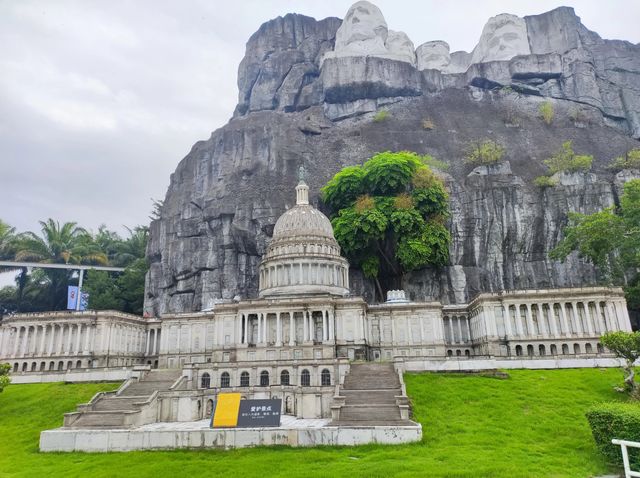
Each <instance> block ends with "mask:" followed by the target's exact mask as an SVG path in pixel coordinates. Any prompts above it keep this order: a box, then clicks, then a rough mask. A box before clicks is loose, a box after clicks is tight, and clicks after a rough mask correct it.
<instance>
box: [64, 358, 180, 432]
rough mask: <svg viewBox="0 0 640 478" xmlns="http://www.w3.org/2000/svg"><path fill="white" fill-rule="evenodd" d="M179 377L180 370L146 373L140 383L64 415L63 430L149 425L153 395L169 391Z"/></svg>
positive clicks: (128, 384) (102, 395)
mask: <svg viewBox="0 0 640 478" xmlns="http://www.w3.org/2000/svg"><path fill="white" fill-rule="evenodd" d="M181 375H182V371H181V370H149V371H148V372H146V374H145V375H144V377H142V378H141V379H139V380H135V379H130V380H129V381H127V382H125V383H124V384H123V385H122V387H120V389H118V390H117V391H116V392H106V393H99V394H98V395H96V396H95V397H94V398H93V399H92V400H91V402H90V403H88V404H85V405H79V406H78V410H77V411H76V412H73V413H66V414H65V416H64V427H65V428H94V429H95V428H97V429H106V428H131V427H134V426H140V425H143V424H145V423H150V422H151V421H154V420H149V416H153V415H155V414H153V413H143V412H145V411H149V409H150V408H151V407H153V406H154V405H155V404H154V402H155V398H156V396H157V393H156V392H159V391H165V390H169V389H170V388H171V387H172V386H173V385H174V383H175V382H176V381H177V380H178V379H179V378H180V376H181Z"/></svg>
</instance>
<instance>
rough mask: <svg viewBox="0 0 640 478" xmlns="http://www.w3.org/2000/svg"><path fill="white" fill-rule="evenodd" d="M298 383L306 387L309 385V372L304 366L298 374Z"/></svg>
mask: <svg viewBox="0 0 640 478" xmlns="http://www.w3.org/2000/svg"><path fill="white" fill-rule="evenodd" d="M300 385H302V386H303V387H308V386H310V385H311V374H310V373H309V371H308V370H307V369H306V368H305V369H304V370H303V371H302V373H301V374H300Z"/></svg>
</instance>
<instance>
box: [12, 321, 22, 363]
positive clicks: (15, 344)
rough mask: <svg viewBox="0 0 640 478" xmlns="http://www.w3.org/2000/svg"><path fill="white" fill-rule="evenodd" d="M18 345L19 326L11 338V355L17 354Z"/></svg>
mask: <svg viewBox="0 0 640 478" xmlns="http://www.w3.org/2000/svg"><path fill="white" fill-rule="evenodd" d="M19 345H20V327H16V335H15V338H14V340H13V354H12V356H13V357H17V356H18V347H19Z"/></svg>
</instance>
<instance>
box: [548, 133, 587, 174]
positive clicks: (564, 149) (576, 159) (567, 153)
mask: <svg viewBox="0 0 640 478" xmlns="http://www.w3.org/2000/svg"><path fill="white" fill-rule="evenodd" d="M592 163H593V156H589V155H578V154H576V153H574V152H573V146H572V142H571V141H565V142H564V143H562V146H561V148H560V149H559V150H558V151H557V152H556V154H554V155H553V156H551V157H550V158H548V159H545V160H544V164H545V165H547V166H548V167H549V172H550V173H551V174H555V173H559V172H562V171H569V172H576V171H588V170H589V169H591V164H592Z"/></svg>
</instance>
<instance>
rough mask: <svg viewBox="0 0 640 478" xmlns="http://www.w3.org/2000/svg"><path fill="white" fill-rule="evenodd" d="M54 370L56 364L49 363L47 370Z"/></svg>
mask: <svg viewBox="0 0 640 478" xmlns="http://www.w3.org/2000/svg"><path fill="white" fill-rule="evenodd" d="M54 368H56V363H55V362H49V370H51V371H53V369H54Z"/></svg>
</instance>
